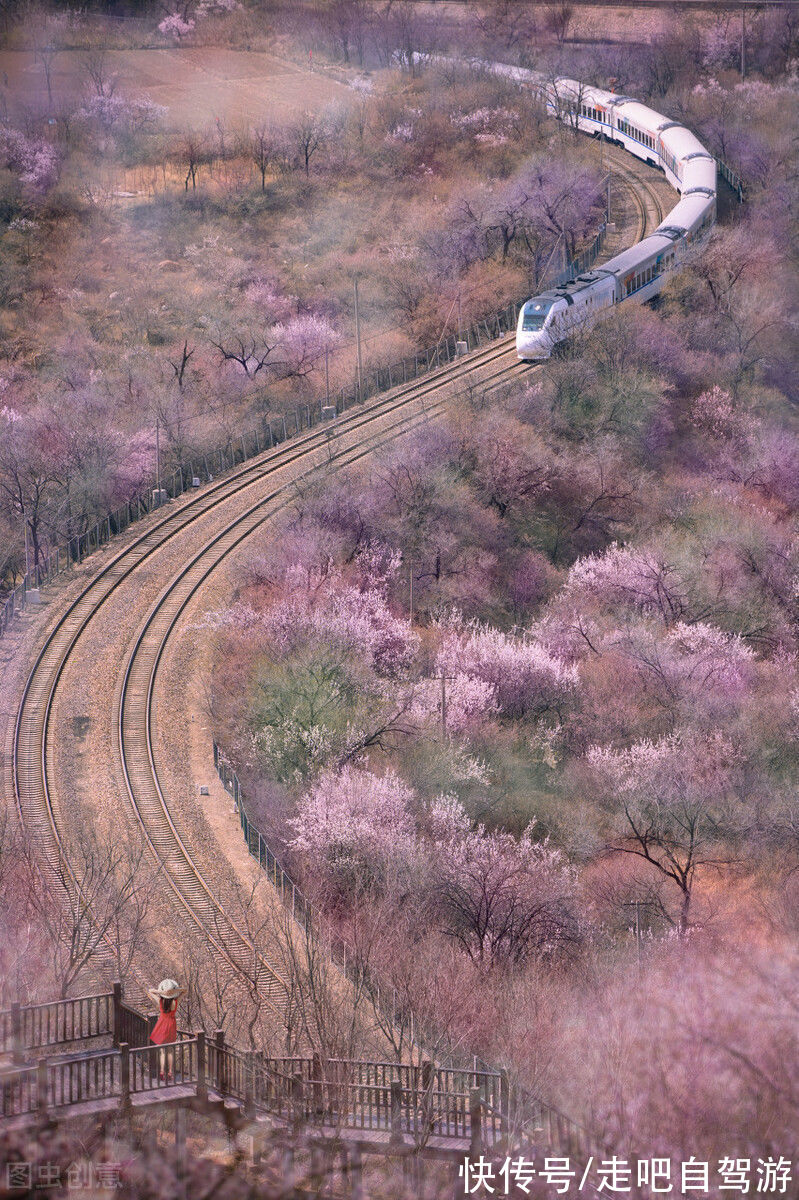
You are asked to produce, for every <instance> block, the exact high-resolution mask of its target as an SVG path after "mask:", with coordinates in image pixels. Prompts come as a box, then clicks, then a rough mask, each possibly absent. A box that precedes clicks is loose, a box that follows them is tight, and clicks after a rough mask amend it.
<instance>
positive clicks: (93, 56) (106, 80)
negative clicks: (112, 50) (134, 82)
mask: <svg viewBox="0 0 799 1200" xmlns="http://www.w3.org/2000/svg"><path fill="white" fill-rule="evenodd" d="M80 65H81V70H82V72H83V75H84V76H85V78H86V83H87V85H88V88H89V90H90V91H92V92H93V93H94V94H95V96H101V97H106V98H107V97H109V96H113V94H114V92H115V91H116V86H117V76H116V75H115V74H113V73H112V72H111V70H110V67H109V63H108V51H107V49H106V47H105V46H92V47H90V49H88V50H85V51H84V52H83V54H82V55H81V64H80Z"/></svg>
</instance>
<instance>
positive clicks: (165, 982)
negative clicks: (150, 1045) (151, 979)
mask: <svg viewBox="0 0 799 1200" xmlns="http://www.w3.org/2000/svg"><path fill="white" fill-rule="evenodd" d="M147 994H148V996H151V997H152V999H153V1000H157V1001H158V1020H157V1021H156V1023H155V1028H154V1029H153V1031H152V1033H151V1034H150V1041H151V1042H155V1044H156V1046H165V1045H168V1044H169V1043H172V1042H176V1041H177V1040H178V1022H177V1015H176V1010H177V1007H178V1000H179V999H180V997H181V996H185V995H186V989H185V988H182V987H180V985H179V984H177V983H176V982H175V980H174V979H162V980H161V982H160V983H159V985H158V987H157V988H148V990H147ZM160 1058H161V1081H162V1082H164V1071H165V1070H166V1082H167V1083H169V1082H171V1080H172V1065H173V1061H174V1055H173V1051H171V1050H162V1051H161V1054H160Z"/></svg>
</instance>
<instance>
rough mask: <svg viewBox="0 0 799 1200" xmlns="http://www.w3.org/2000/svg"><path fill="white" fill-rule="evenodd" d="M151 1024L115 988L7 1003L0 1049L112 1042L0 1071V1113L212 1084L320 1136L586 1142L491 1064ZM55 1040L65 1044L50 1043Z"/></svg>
mask: <svg viewBox="0 0 799 1200" xmlns="http://www.w3.org/2000/svg"><path fill="white" fill-rule="evenodd" d="M12 1016H13V1019H12ZM154 1020H155V1018H154V1017H149V1018H148V1017H146V1016H144V1015H142V1014H141V1013H139V1012H137V1011H136V1010H135V1009H133V1008H131V1007H129V1006H128V1005H126V1004H124V1003H123V1001H122V989H121V987H120V986H119V985H115V986H114V989H113V991H112V992H110V993H102V994H101V995H98V996H83V997H79V998H77V999H75V1000H67V1001H56V1002H53V1003H52V1004H40V1005H31V1006H29V1007H27V1008H21V1007H19V1006H14V1008H13V1009H11V1010H8V1012H5V1013H2V1014H0V1021H2V1024H1V1025H0V1032H1V1033H2V1036H3V1039H4V1042H3V1045H4V1046H6V1047H7V1048H11V1049H12V1050H13V1049H14V1046H15V1045H19V1044H21V1040H24V1038H25V1037H26V1038H27V1039H28V1046H29V1048H30V1045H31V1044H34V1045H36V1046H41V1047H51V1046H53V1045H58V1044H66V1043H68V1042H70V1041H84V1040H86V1039H87V1038H90V1037H96V1036H98V1035H99V1034H100V1033H106V1034H110V1035H111V1037H112V1039H113V1045H112V1047H111V1048H108V1049H101V1050H89V1051H82V1052H78V1053H76V1054H72V1055H70V1056H68V1057H67V1056H64V1058H62V1059H50V1060H47V1059H44V1058H40V1059H39V1060H38V1062H36V1063H35V1064H33V1065H26V1066H16V1067H12V1068H11V1069H9V1070H5V1071H0V1119H3V1118H5V1119H9V1118H13V1117H18V1116H25V1115H26V1114H36V1113H37V1112H39V1113H45V1112H49V1111H52V1110H55V1111H56V1113H57V1112H58V1111H64V1110H66V1109H68V1108H70V1107H72V1106H74V1105H78V1104H81V1103H84V1102H88V1101H108V1100H112V1101H114V1103H115V1104H119V1105H120V1106H121V1107H122V1108H123V1109H124V1108H126V1107H128V1106H130V1105H131V1104H132V1103H134V1102H136V1103H143V1102H144V1103H147V1102H155V1103H159V1102H161V1100H163V1101H167V1100H171V1101H173V1102H185V1100H186V1098H187V1096H194V1097H197V1098H198V1099H200V1100H204V1099H206V1098H207V1096H208V1093H209V1089H210V1090H211V1091H212V1092H213V1093H214V1094H215V1095H217V1096H222V1097H225V1098H228V1099H233V1100H235V1101H237V1102H238V1103H239V1105H240V1106H241V1108H242V1110H243V1111H244V1112H245V1113H247V1114H249V1115H252V1114H254V1112H255V1111H256V1110H259V1109H260V1110H262V1111H268V1112H270V1113H272V1114H274V1115H275V1116H277V1117H279V1118H282V1119H283V1120H284V1121H286V1122H287V1123H289V1124H293V1125H294V1126H299V1125H308V1124H309V1125H311V1126H313V1127H315V1128H318V1129H319V1130H320V1131H321V1130H324V1131H326V1134H325V1136H327V1135H328V1134H329V1133H330V1132H335V1131H340V1130H344V1129H357V1130H373V1131H383V1132H387V1133H388V1134H389V1136H390V1138H391V1139H392V1140H394V1141H396V1140H397V1139H403V1140H404V1139H406V1138H408V1137H410V1138H411V1139H412V1140H413V1142H414V1144H415V1145H416V1146H417V1147H420V1146H424V1145H425V1143H426V1142H427V1140H428V1139H429V1138H430V1137H436V1138H445V1139H459V1140H460V1141H463V1140H468V1141H469V1143H470V1146H476V1145H478V1144H479V1145H481V1146H486V1147H488V1148H490V1147H495V1146H497V1145H498V1144H500V1143H504V1144H506V1145H509V1144H511V1143H513V1144H524V1143H526V1142H529V1141H531V1140H534V1141H536V1142H540V1143H541V1144H544V1145H546V1146H548V1147H550V1148H552V1149H553V1150H555V1151H558V1152H561V1153H572V1154H573V1153H576V1152H578V1151H582V1150H585V1149H586V1148H587V1146H588V1140H589V1139H588V1137H587V1134H586V1131H584V1130H582V1129H581V1128H580V1127H579V1126H578V1125H576V1124H575V1123H574V1122H573V1121H571V1120H570V1119H569V1118H567V1117H566V1116H564V1115H563V1114H562V1113H559V1112H558V1111H557V1110H556V1109H553V1108H551V1107H549V1106H547V1105H544V1104H543V1103H541V1102H540V1101H539V1100H537V1099H536V1098H534V1097H532V1096H530V1095H529V1094H527V1093H524V1092H522V1091H513V1092H512V1091H511V1089H510V1087H509V1084H508V1079H507V1076H506V1075H505V1074H503V1073H502V1072H499V1071H492V1070H483V1069H481V1070H477V1069H472V1070H468V1069H455V1068H451V1067H439V1066H436V1065H435V1064H433V1063H431V1062H424V1063H422V1064H421V1066H412V1065H410V1064H408V1063H396V1062H384V1061H377V1060H368V1061H367V1060H355V1059H324V1060H323V1059H322V1058H321V1057H320V1056H319V1055H318V1054H313V1055H309V1056H295V1057H282V1058H277V1057H269V1056H267V1055H264V1054H260V1053H254V1052H251V1051H242V1050H237V1049H235V1048H234V1047H231V1046H227V1045H226V1044H225V1040H224V1033H223V1032H222V1031H221V1030H219V1031H217V1032H216V1033H215V1034H214V1035H213V1036H211V1037H206V1034H205V1033H203V1032H199V1033H195V1034H189V1033H185V1032H180V1033H179V1035H178V1040H177V1041H176V1042H175V1043H173V1044H170V1045H167V1046H154V1045H152V1044H151V1043H150V1042H149V1035H150V1031H151V1028H152V1024H153V1022H154ZM14 1031H16V1034H17V1036H18V1038H19V1039H21V1040H20V1041H18V1042H15V1041H14V1036H15V1034H14ZM62 1037H63V1038H64V1043H60V1042H59V1041H58V1040H56V1039H60V1038H62ZM176 1088H177V1089H178V1090H177V1091H176V1090H175V1089H176ZM137 1097H138V1100H136V1098H137ZM508 1139H509V1140H508Z"/></svg>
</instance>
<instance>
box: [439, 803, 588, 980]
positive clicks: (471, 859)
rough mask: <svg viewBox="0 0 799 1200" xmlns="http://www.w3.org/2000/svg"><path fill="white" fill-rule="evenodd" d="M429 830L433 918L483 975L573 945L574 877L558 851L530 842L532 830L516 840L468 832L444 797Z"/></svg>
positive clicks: (481, 831) (575, 927)
mask: <svg viewBox="0 0 799 1200" xmlns="http://www.w3.org/2000/svg"><path fill="white" fill-rule="evenodd" d="M431 824H432V830H431V833H432V835H433V838H434V839H435V840H434V843H433V845H434V854H435V858H436V861H437V863H438V864H439V866H438V882H437V883H436V884H434V895H435V902H436V906H437V909H438V911H439V913H440V918H439V919H440V920H441V921H442V923H443V925H442V927H443V929H444V930H445V932H446V933H447V934H448V935H449V936H450V937H452V938H454V939H455V941H457V942H458V944H459V945H460V946H462V948H463V950H464V951H465V953H466V954H467V955H468V957H469V958H470V959H472V961H474V962H475V963H478V964H479V965H480V966H481V967H483V968H486V969H487V968H490V967H492V966H496V965H498V964H499V963H504V964H508V963H519V962H521V961H523V960H524V959H526V958H530V957H542V956H551V957H556V956H557V955H558V954H559V953H560V952H561V951H563V950H564V949H565V947H566V946H569V945H574V944H576V943H577V942H578V941H579V924H578V921H577V919H576V916H575V912H574V908H573V893H574V887H575V877H574V875H573V873H572V871H571V870H570V868H569V867H568V864H567V863H566V860H565V858H564V857H563V855H562V853H561V852H560V851H558V850H555V849H553V848H552V847H550V846H549V845H548V844H547V843H546V842H538V841H536V840H535V838H534V834H533V831H534V824H533V825H530V826H529V827H528V828H527V829H526V830H525V831H524V833H523V834H522V835H521V836H520V837H519V838H515V837H514V836H513V835H512V834H510V833H506V832H504V831H502V830H495V831H492V832H489V831H487V830H486V829H485V828H484V826H482V825H478V826H477V827H476V828H475V829H468V830H467V829H466V828H464V826H465V825H466V821H465V817H464V815H462V814H461V813H459V812H458V806H457V803H455V802H453V801H452V800H451V798H447V797H443V798H442V799H441V800H439V801H438V802H435V803H434V805H433V812H432V813H431Z"/></svg>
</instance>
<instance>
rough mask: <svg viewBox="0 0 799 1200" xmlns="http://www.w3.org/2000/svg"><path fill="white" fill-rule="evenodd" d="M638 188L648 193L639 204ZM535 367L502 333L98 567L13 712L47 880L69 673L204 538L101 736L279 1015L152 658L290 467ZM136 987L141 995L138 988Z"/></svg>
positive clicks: (184, 889)
mask: <svg viewBox="0 0 799 1200" xmlns="http://www.w3.org/2000/svg"><path fill="white" fill-rule="evenodd" d="M614 170H616V167H615V165H614ZM618 173H619V174H620V175H622V177H624V178H625V182H626V186H629V187H630V189H631V190H632V191H633V194H634V195H635V197H636V206H637V211H638V214H639V223H640V230H639V232H640V236H641V237H642V236H645V234H646V232H647V231H648V222H650V221H652V220H654V222H655V224H658V223H659V222H660V220H661V219H662V211H663V210H662V206H661V204H660V201H659V199H658V197H657V195H656V193H655V192H654V190H653V189H652V188H651V186H649V185H648V183H647V182H646V181H644V180H642V179H641V177H640V176H639V175H638V173H637V172H635V171H632V170H630V169H628V168H627V167H626V166H623V167H622V168H621V170H619V171H618ZM639 191H644V192H645V194H646V196H645V198H642V197H641V196H640V194H639ZM639 240H640V238H639ZM531 369H536V368H531V367H529V365H526V364H520V363H519V362H518V360H517V358H516V355H515V345H514V341H513V338H512V337H509V338H504V339H502V340H501V341H499V342H498V343H495V344H492V345H490V346H488V347H486V348H485V349H483V350H480V351H477V352H475V353H474V354H472V355H470V356H469V358H468V359H465V360H463V361H462V362H456V363H453V364H450V365H449V366H447V367H445V368H442V369H440V370H438V371H436V372H434V373H432V374H431V375H429V376H427V377H426V378H425V379H424V380H422V381H419V380H417V381H415V382H414V383H411V384H407V385H405V386H403V387H401V388H398V389H396V390H395V391H394V392H392V393H390V394H388V395H386V396H384V397H382V398H381V399H380V400H377V401H375V402H373V403H372V404H370V405H368V406H365V407H364V408H362V409H358V410H355V411H352V412H350V413H349V414H348V415H346V416H342V417H340V418H338V419H337V421H336V423H335V426H334V427H324V428H322V429H320V428H319V427H318V426H317V427H316V428H315V429H313V430H310V431H308V433H306V434H305V435H303V436H302V437H300V438H298V439H296V440H293V441H292V442H291V443H290V444H288V445H284V446H282V447H280V448H278V449H276V450H270V451H267V452H265V453H264V454H262V455H260V456H259V457H258V458H256V459H253V460H250V461H249V462H248V463H245V464H242V465H241V466H240V467H239V468H237V469H235V470H234V471H232V472H231V473H230V474H228V475H227V476H226V477H224V478H222V479H219V480H217V481H216V482H214V483H213V484H210V485H208V486H207V487H206V488H205V489H203V491H202V492H200V493H197V494H196V495H194V496H192V497H191V498H187V499H186V500H185V501H184V502H181V503H179V504H176V505H175V506H174V507H172V506H170V510H169V511H168V512H165V513H163V515H156V516H155V518H154V519H152V520H151V521H150V522H149V528H147V529H146V530H145V531H144V532H142V533H141V534H139V535H138V536H135V537H134V538H133V539H132V541H130V543H129V544H128V545H126V546H125V547H124V548H123V549H121V550H120V551H119V552H117V553H116V554H114V555H113V556H112V557H111V558H110V560H109V561H107V562H106V563H105V565H103V566H102V567H101V568H100V570H99V571H98V572H97V573H96V575H95V576H94V577H93V578H92V579H91V581H90V582H89V583H88V584H87V585H86V586H85V587H84V588H83V590H82V591H81V592H80V594H79V595H78V596H77V597H76V598H75V599H74V600H73V601H72V602H71V603H70V604H69V605H68V607H67V608H66V610H65V612H64V613H63V614H62V615H61V617H60V619H59V620H58V622H57V623H56V625H55V627H54V628H53V630H52V631H51V632H50V634H49V636H48V637H47V639H46V641H45V643H44V646H43V647H42V649H41V651H40V653H39V655H38V657H37V658H36V660H35V662H34V665H33V668H32V670H31V672H30V674H29V676H28V679H27V682H26V685H25V688H24V691H23V695H22V699H21V702H20V705H19V709H18V711H17V714H16V721H15V726H14V734H13V756H12V763H11V773H12V786H13V790H14V795H15V798H16V803H17V807H18V811H19V816H20V819H21V821H22V823H23V825H24V827H25V829H26V831H27V833H28V835H29V836H30V837H32V838H35V839H36V840H37V842H38V844H39V846H40V847H41V850H42V856H41V857H42V864H43V865H42V869H43V873H44V878H45V882H46V883H47V882H49V884H50V885H52V886H59V887H65V888H66V890H67V891H68V892H69V893H70V896H71V899H72V900H73V901H74V900H75V899H76V898H79V897H80V893H81V883H80V879H79V878H78V876H77V874H76V873H75V871H74V870H73V868H72V866H71V864H70V860H69V845H68V838H67V836H66V827H67V825H68V822H69V815H68V814H69V798H68V796H66V795H60V794H59V793H60V791H64V790H65V789H64V785H63V784H62V783H61V782H60V780H59V770H58V763H57V761H56V736H55V732H54V726H55V720H54V714H55V712H56V708H57V705H58V701H59V689H60V688H61V687H62V681H63V679H64V675H65V672H66V671H67V670H68V669H73V668H74V669H76V670H79V663H80V661H81V655H82V654H84V653H85V654H86V655H87V656H89V655H90V654H91V651H92V647H91V640H92V630H93V627H94V625H95V623H96V622H97V621H98V618H100V617H101V616H102V614H103V613H104V612H105V611H106V609H107V608H108V607H109V606H110V604H111V603H112V602H118V600H119V597H120V595H122V596H124V594H125V591H126V589H127V590H128V591H130V592H131V593H132V596H131V611H138V610H137V608H136V600H137V599H138V597H137V594H136V593H137V587H136V583H137V579H138V578H139V576H140V575H141V574H142V573H146V572H147V571H148V570H150V569H152V568H153V567H154V566H155V567H157V566H158V563H159V559H160V560H164V561H166V562H167V565H168V557H169V553H170V550H171V549H172V550H174V549H175V547H176V546H177V545H178V544H179V543H180V542H181V540H182V539H184V538H185V536H186V535H187V532H189V533H194V534H196V535H201V537H202V545H201V548H200V549H199V550H197V551H192V552H191V553H189V554H187V555H186V558H185V561H184V562H183V565H182V566H181V567H180V569H179V570H178V571H177V572H174V571H172V572H169V571H168V572H167V574H166V578H167V583H166V585H165V586H163V587H162V590H161V591H160V594H159V595H158V598H157V600H156V601H155V603H153V604H151V605H150V606H149V608H148V610H147V614H146V616H145V619H144V621H143V623H141V624H140V625H139V626H138V627H137V628H136V629H135V630H131V631H129V633H128V634H126V635H125V636H126V637H127V638H128V643H127V648H126V650H125V652H124V661H123V669H122V678H121V685H120V687H119V694H118V698H117V702H116V704H115V706H114V711H113V713H111V714H107V716H108V719H109V722H110V724H111V726H112V727H113V729H112V736H111V738H110V741H111V742H112V744H113V748H114V749H113V753H114V755H115V756H116V757H117V761H118V764H119V770H118V771H117V772H116V773H117V774H118V776H119V777H121V779H122V781H123V786H124V793H125V796H126V802H127V806H128V812H129V815H130V816H132V818H133V820H134V821H135V823H136V825H137V826H138V828H139V829H140V830H141V833H142V836H143V837H144V839H145V841H146V844H147V846H148V848H149V852H150V854H151V856H152V861H153V867H154V869H157V870H158V872H159V875H160V878H161V879H162V880H163V882H164V889H165V891H167V892H168V893H169V896H170V899H171V903H172V906H173V909H174V910H175V911H176V912H177V913H178V914H179V916H180V917H181V918H182V919H183V920H184V921H186V922H187V923H188V925H189V926H190V927H192V928H193V929H197V930H201V931H202V933H203V935H204V936H205V937H206V938H207V939H208V940H209V942H210V944H211V946H212V947H213V949H214V950H215V951H216V953H217V955H218V957H219V960H220V962H221V963H222V964H223V967H224V970H225V971H226V972H228V973H229V974H230V975H232V976H234V977H235V976H245V977H246V978H247V979H248V980H250V979H252V978H253V971H254V974H255V978H256V981H257V986H258V988H259V992H260V993H261V994H262V995H263V997H264V999H265V1001H266V1002H267V1003H268V1004H269V1005H270V1006H271V1007H272V1009H273V1011H274V1013H275V1015H276V1016H278V1017H280V1016H282V1015H283V1013H284V1009H285V1003H286V982H285V980H284V979H283V977H282V975H281V971H280V964H279V962H277V961H274V960H270V959H268V958H267V957H265V956H264V954H262V953H261V951H260V950H259V949H258V948H257V947H255V946H254V944H253V941H252V939H251V938H250V937H249V936H248V935H247V933H246V932H245V931H243V930H242V929H241V928H240V927H239V925H238V924H237V923H236V921H235V920H234V919H233V918H232V917H231V915H230V914H229V913H228V912H227V911H226V910H225V908H224V906H223V903H222V902H221V901H220V899H219V897H218V895H217V894H216V890H215V887H214V883H213V880H210V879H209V878H207V873H206V872H205V871H204V870H203V868H202V867H201V865H199V864H198V862H197V861H196V856H195V855H194V854H193V853H192V850H191V848H190V847H189V846H188V845H187V839H186V836H185V830H184V831H183V832H181V828H180V826H181V822H180V818H179V816H178V815H177V814H175V813H174V812H173V811H172V809H171V808H170V804H169V801H168V797H167V792H166V789H165V788H164V786H163V785H162V781H161V778H160V775H159V770H158V761H157V753H156V750H155V749H154V737H153V727H154V696H155V690H156V681H157V677H158V668H159V664H160V663H161V661H162V659H163V656H164V653H165V650H166V647H167V644H168V642H169V639H170V637H171V636H172V635H173V633H174V632H175V630H176V629H177V627H178V625H179V622H180V618H181V616H182V615H183V614H184V612H185V610H186V607H187V606H188V605H189V603H190V602H191V600H192V599H193V598H194V597H195V596H196V595H197V593H198V592H199V591H200V589H202V587H203V586H204V584H206V583H207V581H208V580H209V578H210V577H211V576H212V574H213V572H214V571H215V570H217V568H218V567H219V566H220V564H221V563H222V562H223V561H224V560H225V559H226V558H227V556H228V555H229V554H230V553H231V552H232V551H233V550H235V549H236V548H237V547H238V546H240V545H241V544H242V543H243V542H244V541H245V540H246V539H247V538H248V537H249V536H250V535H251V534H252V533H253V532H254V531H255V530H256V529H258V528H259V527H260V526H261V525H262V524H263V523H264V522H265V521H266V520H268V519H269V518H270V517H272V516H274V514H275V513H277V512H278V511H279V510H280V509H281V508H282V507H284V506H285V504H287V503H288V502H289V498H290V497H291V496H292V495H293V489H294V487H295V485H296V482H297V478H298V475H299V476H300V477H303V478H307V477H308V476H310V475H312V474H313V473H314V472H317V471H319V470H320V469H321V468H324V469H326V470H329V469H331V468H332V469H336V470H337V469H342V468H344V467H346V466H349V465H351V464H352V463H354V462H356V461H358V460H359V459H360V458H363V457H364V456H365V455H367V454H370V453H373V452H374V451H375V450H376V449H377V448H379V447H380V446H382V445H385V444H386V443H387V442H390V441H392V440H393V439H395V438H397V437H399V436H401V434H402V433H404V432H407V431H408V430H410V429H412V428H413V427H415V426H416V425H418V424H419V423H422V422H424V421H427V420H430V419H431V418H432V417H434V416H436V415H438V414H439V413H440V412H441V411H442V410H443V409H444V408H445V407H446V406H447V405H448V404H451V403H452V402H453V401H454V400H456V399H457V397H458V396H459V395H460V396H463V395H464V394H466V393H467V392H468V391H469V389H470V388H471V387H474V386H477V387H480V388H489V389H490V388H491V387H496V386H500V385H501V384H502V383H503V382H505V381H506V380H510V379H512V378H513V377H514V376H515V375H519V374H523V373H525V372H529V371H530V370H531ZM206 529H207V530H208V532H207V534H206V532H205V531H206ZM85 661H89V658H88V657H87V658H86V660H85ZM104 951H105V960H106V962H107V963H108V964H110V963H112V962H113V961H114V952H113V946H111V945H110V944H109V945H107V946H106V947H104ZM100 957H101V959H102V957H103V955H101V956H100ZM253 965H254V967H253ZM139 983H140V987H141V989H142V992H143V989H144V984H143V983H142V981H139Z"/></svg>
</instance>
